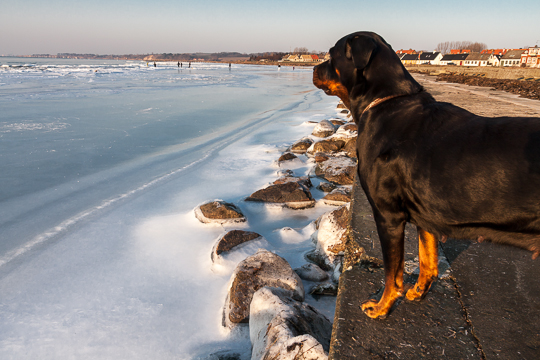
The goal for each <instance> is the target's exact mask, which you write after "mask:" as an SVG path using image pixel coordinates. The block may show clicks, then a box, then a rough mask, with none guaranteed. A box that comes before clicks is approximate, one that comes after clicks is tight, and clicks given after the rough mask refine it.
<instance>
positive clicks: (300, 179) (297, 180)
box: [273, 175, 313, 188]
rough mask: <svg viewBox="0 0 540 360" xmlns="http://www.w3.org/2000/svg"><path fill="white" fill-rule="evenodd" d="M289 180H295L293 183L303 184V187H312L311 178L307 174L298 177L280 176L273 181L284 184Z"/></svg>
mask: <svg viewBox="0 0 540 360" xmlns="http://www.w3.org/2000/svg"><path fill="white" fill-rule="evenodd" d="M289 182H295V183H298V184H300V185H303V186H305V187H308V188H310V187H313V184H312V183H311V179H310V178H309V176H300V177H296V176H287V175H286V176H282V177H280V178H279V179H277V180H275V181H274V182H273V184H274V185H279V184H285V183H289Z"/></svg>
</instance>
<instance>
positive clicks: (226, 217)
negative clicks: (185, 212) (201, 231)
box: [193, 200, 246, 224]
mask: <svg viewBox="0 0 540 360" xmlns="http://www.w3.org/2000/svg"><path fill="white" fill-rule="evenodd" d="M193 211H194V212H195V217H196V218H197V219H198V220H199V221H200V222H202V223H205V224H212V223H214V224H226V223H239V222H245V221H246V218H245V216H244V214H243V213H242V211H241V210H240V209H239V208H238V207H237V206H236V205H234V204H231V203H228V202H225V201H223V200H214V201H210V202H208V203H205V204H202V205H200V206H197V207H196V208H195V209H194V210H193Z"/></svg>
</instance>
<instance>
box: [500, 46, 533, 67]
mask: <svg viewBox="0 0 540 360" xmlns="http://www.w3.org/2000/svg"><path fill="white" fill-rule="evenodd" d="M525 51H527V50H526V49H519V50H508V51H507V52H506V54H504V55H503V56H502V58H501V66H520V65H521V55H522V54H523V53H524V52H525Z"/></svg>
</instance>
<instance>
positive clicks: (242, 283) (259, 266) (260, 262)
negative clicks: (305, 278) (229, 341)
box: [223, 250, 304, 327]
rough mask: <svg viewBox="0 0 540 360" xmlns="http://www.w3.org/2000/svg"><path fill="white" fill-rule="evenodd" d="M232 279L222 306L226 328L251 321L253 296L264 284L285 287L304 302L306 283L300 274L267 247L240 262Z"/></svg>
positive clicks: (294, 297)
mask: <svg viewBox="0 0 540 360" xmlns="http://www.w3.org/2000/svg"><path fill="white" fill-rule="evenodd" d="M231 279H232V283H231V287H230V289H229V292H228V295H227V299H226V300H225V306H224V308H223V326H226V327H232V326H233V325H234V324H239V323H246V322H248V321H249V307H250V304H251V299H252V297H253V294H254V293H255V292H256V291H257V290H259V289H260V288H262V287H265V286H271V287H278V288H283V289H285V290H289V291H291V297H292V298H293V299H295V300H298V301H304V286H303V285H302V280H301V279H300V277H299V276H298V275H297V274H296V273H295V272H294V271H293V269H292V268H291V266H290V265H289V263H288V262H287V261H286V260H285V259H283V258H282V257H280V256H278V255H276V254H274V253H271V252H269V251H267V250H259V251H258V252H257V253H256V254H255V255H253V256H250V257H248V258H246V259H245V260H244V261H242V262H240V263H239V264H238V266H237V267H236V269H235V270H234V273H233V275H232V277H231Z"/></svg>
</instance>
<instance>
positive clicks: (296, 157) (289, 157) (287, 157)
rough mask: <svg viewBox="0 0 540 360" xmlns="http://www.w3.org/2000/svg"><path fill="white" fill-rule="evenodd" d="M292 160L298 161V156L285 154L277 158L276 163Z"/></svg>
mask: <svg viewBox="0 0 540 360" xmlns="http://www.w3.org/2000/svg"><path fill="white" fill-rule="evenodd" d="M294 159H298V156H296V155H294V154H293V153H290V152H286V153H284V154H283V155H281V156H280V157H279V159H278V162H280V163H282V162H284V161H289V160H294Z"/></svg>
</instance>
